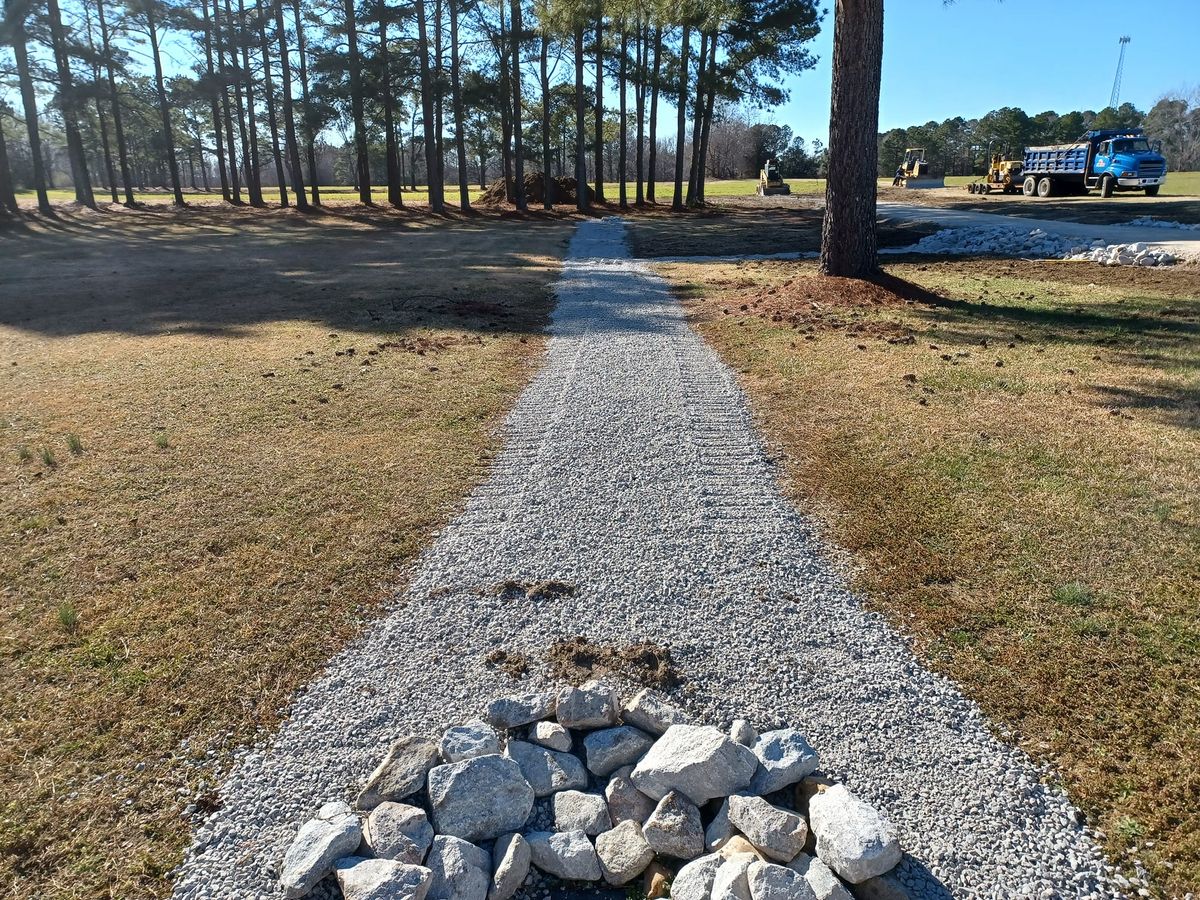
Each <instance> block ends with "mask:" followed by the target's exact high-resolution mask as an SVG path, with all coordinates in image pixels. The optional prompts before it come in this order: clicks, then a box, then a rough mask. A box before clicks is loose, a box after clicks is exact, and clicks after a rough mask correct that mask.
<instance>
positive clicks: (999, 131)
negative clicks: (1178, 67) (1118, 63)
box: [879, 91, 1200, 178]
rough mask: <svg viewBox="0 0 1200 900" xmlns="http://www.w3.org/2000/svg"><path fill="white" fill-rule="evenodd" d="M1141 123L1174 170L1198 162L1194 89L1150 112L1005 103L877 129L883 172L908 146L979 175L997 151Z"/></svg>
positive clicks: (947, 169) (946, 171) (954, 170)
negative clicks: (1039, 108)
mask: <svg viewBox="0 0 1200 900" xmlns="http://www.w3.org/2000/svg"><path fill="white" fill-rule="evenodd" d="M1139 126H1140V127H1142V128H1144V129H1145V130H1146V134H1147V136H1148V137H1149V138H1150V139H1151V140H1161V141H1162V144H1163V153H1164V155H1165V156H1166V157H1167V164H1168V166H1169V167H1170V169H1171V170H1172V171H1175V172H1179V171H1191V170H1194V169H1198V168H1200V91H1191V92H1189V93H1188V94H1186V95H1182V94H1181V95H1179V96H1169V97H1164V98H1163V99H1161V100H1159V101H1158V102H1157V103H1155V104H1154V106H1153V107H1152V108H1151V110H1150V111H1149V112H1143V111H1142V110H1140V109H1138V108H1137V107H1135V106H1134V105H1133V104H1132V103H1122V104H1121V105H1120V106H1119V107H1117V108H1115V109H1114V108H1112V107H1109V108H1107V109H1102V110H1100V112H1094V111H1093V110H1085V111H1083V112H1079V111H1074V112H1068V113H1063V114H1061V115H1060V114H1059V113H1056V112H1054V111H1053V110H1049V111H1047V112H1041V113H1038V114H1037V115H1033V116H1031V115H1029V114H1028V113H1026V112H1025V111H1024V110H1023V109H1019V108H1017V107H1015V106H1005V107H1003V108H1001V109H996V110H992V111H991V112H990V113H988V114H987V115H984V116H981V117H980V118H978V119H964V118H962V117H961V116H957V117H955V118H953V119H946V121H944V122H940V123H939V122H926V123H925V124H924V125H913V126H911V127H909V128H893V129H891V130H890V131H885V132H883V133H882V134H880V135H879V175H880V177H881V178H882V177H888V176H890V175H891V174H892V173H893V172H894V171H895V168H896V166H897V165H898V164H899V162H900V160H901V159H902V158H903V156H904V151H905V149H907V148H909V147H921V148H924V150H925V156H926V159H927V160H928V161H929V163H930V168H931V169H932V171H933V174H935V175H975V174H980V173H982V172H983V168H984V165H985V164H986V161H987V159H988V158H989V156H990V154H992V153H995V152H1000V153H1003V154H1005V156H1006V157H1012V156H1014V155H1019V154H1020V153H1021V152H1022V151H1023V150H1024V148H1025V147H1031V146H1038V145H1042V144H1065V143H1070V142H1072V141H1074V140H1076V139H1077V138H1078V137H1079V136H1080V135H1082V134H1083V133H1084V132H1085V131H1089V130H1092V129H1104V128H1136V127H1139Z"/></svg>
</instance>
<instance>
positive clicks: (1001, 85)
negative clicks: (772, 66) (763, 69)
mask: <svg viewBox="0 0 1200 900" xmlns="http://www.w3.org/2000/svg"><path fill="white" fill-rule="evenodd" d="M826 5H827V6H828V7H829V8H830V12H829V14H828V15H827V16H826V19H825V25H824V28H823V30H822V33H821V35H820V37H818V38H817V40H816V41H815V42H814V50H815V52H816V53H817V54H818V55H819V56H820V58H821V59H820V62H819V63H818V64H817V67H816V68H815V69H810V70H809V71H807V72H805V73H803V74H802V75H800V76H798V77H794V78H792V79H790V80H789V83H788V86H789V88H790V89H791V99H790V100H789V102H788V103H787V104H785V105H784V106H781V107H779V108H777V109H775V110H772V111H769V112H765V113H764V114H763V118H766V119H769V120H770V121H774V122H776V123H778V124H780V125H789V126H791V129H792V131H793V132H794V133H795V134H798V135H801V136H802V137H804V138H805V139H806V140H810V141H811V140H812V139H813V138H819V139H821V140H822V141H824V140H826V139H827V137H828V131H829V80H830V68H829V59H830V56H831V54H832V50H833V21H832V19H833V12H832V7H833V2H832V0H827V3H826ZM884 15H885V19H884V40H883V89H882V93H881V96H880V101H879V107H880V108H879V125H880V130H887V129H888V128H894V127H901V126H906V125H912V124H915V123H924V122H928V121H929V120H930V119H935V120H937V121H941V120H942V119H946V118H949V117H951V116H957V115H961V116H963V117H964V118H974V117H976V116H979V115H982V114H983V113H985V112H987V111H988V110H991V109H996V108H998V107H1001V106H1019V107H1021V108H1022V109H1024V110H1025V111H1026V112H1028V113H1030V114H1031V115H1032V114H1033V113H1038V112H1042V111H1043V110H1047V109H1053V110H1056V111H1058V112H1065V111H1067V110H1072V109H1097V110H1098V109H1101V108H1102V107H1104V106H1106V105H1108V98H1109V94H1110V93H1111V92H1112V82H1113V75H1114V74H1115V72H1116V68H1117V54H1118V52H1119V47H1118V44H1117V40H1118V38H1120V37H1121V35H1123V34H1127V35H1129V37H1130V38H1131V39H1132V40H1131V42H1130V44H1129V46H1128V47H1127V48H1126V51H1125V75H1124V78H1123V79H1122V88H1121V100H1122V101H1125V100H1128V101H1130V102H1131V103H1133V104H1134V105H1135V106H1137V107H1139V108H1141V109H1149V108H1150V107H1151V106H1152V105H1153V104H1154V102H1155V101H1156V100H1157V99H1158V98H1159V96H1161V95H1162V94H1163V93H1165V92H1167V91H1170V90H1172V89H1175V88H1180V87H1185V86H1188V85H1200V0H1155V2H1153V3H1141V2H1138V0H1068V2H1054V0H1003V2H999V0H957V2H956V3H954V4H952V5H949V6H947V5H944V4H943V3H942V0H889V2H888V3H887V4H886V5H885V14H884ZM1035 22H1036V23H1039V25H1038V27H1034V26H1033V23H1035ZM1003 23H1008V24H1007V25H1004V24H1003ZM1122 23H1125V24H1122Z"/></svg>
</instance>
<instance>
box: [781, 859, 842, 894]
mask: <svg viewBox="0 0 1200 900" xmlns="http://www.w3.org/2000/svg"><path fill="white" fill-rule="evenodd" d="M788 868H789V869H793V870H795V871H796V872H799V873H800V874H801V875H803V876H804V877H805V878H806V879H807V880H808V884H809V886H810V887H811V888H812V889H813V893H814V894H816V895H817V900H854V897H853V896H851V894H850V892H849V891H848V890H846V886H845V885H844V884H842V882H841V880H839V879H838V877H837V876H836V875H834V874H833V869H831V868H829V866H827V865H825V863H823V862H821V860H819V859H817V858H816V857H815V856H809V855H808V854H807V853H801V854H800V855H799V856H797V857H796V858H795V859H793V860H792V861H791V862H790V863H788Z"/></svg>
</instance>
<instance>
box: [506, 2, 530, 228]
mask: <svg viewBox="0 0 1200 900" xmlns="http://www.w3.org/2000/svg"><path fill="white" fill-rule="evenodd" d="M511 26H512V27H511V29H510V30H511V32H512V108H513V111H512V122H513V124H512V127H513V161H514V166H513V168H514V170H515V171H514V174H513V202H514V203H516V206H517V209H520V210H524V209H526V208H527V204H526V202H525V147H524V141H523V136H522V134H521V0H512V22H511Z"/></svg>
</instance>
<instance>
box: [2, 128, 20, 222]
mask: <svg viewBox="0 0 1200 900" xmlns="http://www.w3.org/2000/svg"><path fill="white" fill-rule="evenodd" d="M18 209H19V207H18V206H17V192H16V189H15V188H14V187H13V177H12V169H11V168H9V164H8V145H7V144H6V143H5V142H4V128H3V126H2V125H0V212H4V211H6V210H7V211H8V212H9V213H10V214H12V215H14V216H15V215H16V214H17V211H18Z"/></svg>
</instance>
